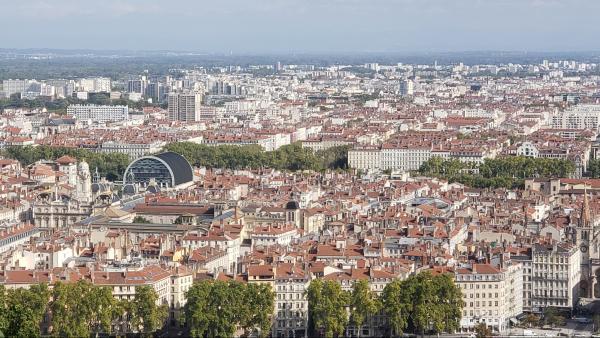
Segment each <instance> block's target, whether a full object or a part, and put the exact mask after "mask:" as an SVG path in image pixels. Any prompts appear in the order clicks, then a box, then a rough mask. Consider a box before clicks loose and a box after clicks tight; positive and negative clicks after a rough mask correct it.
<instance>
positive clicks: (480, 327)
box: [475, 323, 492, 338]
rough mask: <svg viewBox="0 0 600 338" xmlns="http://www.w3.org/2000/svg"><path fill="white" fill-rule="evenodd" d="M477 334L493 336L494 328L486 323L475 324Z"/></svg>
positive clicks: (480, 337)
mask: <svg viewBox="0 0 600 338" xmlns="http://www.w3.org/2000/svg"><path fill="white" fill-rule="evenodd" d="M475 334H476V335H477V338H485V337H491V336H492V329H490V328H489V327H488V326H487V325H486V324H485V323H479V324H477V326H475Z"/></svg>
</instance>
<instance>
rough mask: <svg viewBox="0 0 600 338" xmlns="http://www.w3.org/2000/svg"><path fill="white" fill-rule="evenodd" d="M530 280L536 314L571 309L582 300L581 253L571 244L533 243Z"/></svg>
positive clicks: (533, 307) (533, 308)
mask: <svg viewBox="0 0 600 338" xmlns="http://www.w3.org/2000/svg"><path fill="white" fill-rule="evenodd" d="M531 279H532V294H531V299H532V304H531V310H532V311H533V312H543V311H544V309H545V308H546V307H556V308H564V309H572V308H573V307H574V306H575V305H576V304H577V300H578V299H579V281H580V280H581V251H580V250H579V248H578V247H576V246H574V245H571V244H568V243H560V244H556V243H555V244H549V245H545V244H534V246H533V248H532V272H531Z"/></svg>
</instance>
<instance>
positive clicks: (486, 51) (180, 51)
mask: <svg viewBox="0 0 600 338" xmlns="http://www.w3.org/2000/svg"><path fill="white" fill-rule="evenodd" d="M19 51H20V52H62V53H68V52H71V53H73V52H96V53H110V52H121V53H178V54H194V55H196V56H201V55H207V56H210V55H224V56H229V55H231V56H244V55H249V56H272V55H285V56H290V55H348V54H355V55H361V54H363V55H364V54H372V55H385V54H388V55H435V54H440V55H444V54H445V55H448V54H473V53H480V54H520V55H527V54H534V55H544V54H548V55H552V54H561V55H564V54H599V56H600V49H596V50H594V49H590V50H555V51H552V50H546V51H544V50H500V49H498V50H494V49H464V50H437V51H427V50H412V51H383V50H382V51H364V50H363V51H317V50H314V51H309V50H305V51H200V50H184V49H123V48H49V47H26V48H12V47H1V48H0V52H19Z"/></svg>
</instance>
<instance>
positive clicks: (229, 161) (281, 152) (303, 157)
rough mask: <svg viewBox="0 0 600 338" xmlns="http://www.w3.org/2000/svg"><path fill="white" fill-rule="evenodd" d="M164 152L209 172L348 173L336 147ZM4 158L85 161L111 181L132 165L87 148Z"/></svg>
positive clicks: (13, 149) (181, 145) (35, 150)
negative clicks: (221, 170) (322, 148)
mask: <svg viewBox="0 0 600 338" xmlns="http://www.w3.org/2000/svg"><path fill="white" fill-rule="evenodd" d="M165 150H169V151H174V152H176V153H179V154H181V155H183V156H184V157H185V158H186V159H187V160H188V161H189V162H190V164H192V165H195V166H205V167H209V168H226V169H247V168H250V169H259V168H274V169H280V170H291V171H296V170H315V171H321V170H325V169H347V168H348V147H347V146H340V147H333V148H329V149H327V150H323V151H317V152H313V151H312V150H311V149H308V148H302V146H301V145H300V144H299V143H293V144H290V145H286V146H283V147H281V148H279V149H278V150H275V151H269V152H266V151H264V150H263V148H262V147H260V146H258V145H249V146H229V145H222V146H216V147H211V146H207V145H201V144H196V143H191V142H178V143H171V144H169V145H167V146H166V147H165ZM0 155H2V156H3V157H5V158H12V159H15V160H17V161H19V162H21V164H22V165H24V166H27V165H31V164H33V163H35V162H37V161H40V160H56V159H58V158H60V157H61V156H63V155H68V156H71V157H73V158H75V159H77V160H79V161H81V160H86V161H87V162H88V164H89V166H90V169H91V170H92V172H93V171H95V170H96V168H97V169H98V173H99V174H100V175H101V176H103V177H106V178H107V179H108V180H110V181H116V180H121V179H122V178H123V174H124V172H125V169H127V166H128V165H129V163H130V159H129V157H128V156H127V155H126V154H121V153H99V152H94V151H92V150H89V149H85V148H69V147H51V146H46V145H40V146H10V147H6V148H5V149H3V150H2V151H1V152H0Z"/></svg>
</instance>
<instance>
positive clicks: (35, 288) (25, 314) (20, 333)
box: [3, 284, 50, 337]
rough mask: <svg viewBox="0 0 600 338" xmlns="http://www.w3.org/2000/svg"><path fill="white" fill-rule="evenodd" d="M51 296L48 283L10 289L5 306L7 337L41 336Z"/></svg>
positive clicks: (5, 332)
mask: <svg viewBox="0 0 600 338" xmlns="http://www.w3.org/2000/svg"><path fill="white" fill-rule="evenodd" d="M49 298H50V292H49V291H48V286H47V285H46V284H39V285H32V286H31V287H30V288H29V289H22V288H19V289H14V290H9V291H8V292H7V293H6V307H5V308H6V313H5V316H6V317H5V319H6V320H7V322H8V325H7V326H6V329H5V331H4V332H3V333H4V334H5V335H6V336H7V337H39V336H40V323H41V322H42V320H43V318H44V315H45V314H46V308H47V305H48V300H49Z"/></svg>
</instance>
